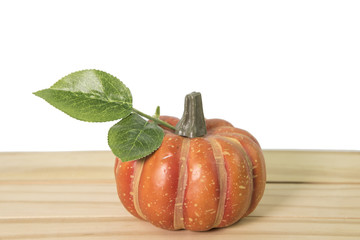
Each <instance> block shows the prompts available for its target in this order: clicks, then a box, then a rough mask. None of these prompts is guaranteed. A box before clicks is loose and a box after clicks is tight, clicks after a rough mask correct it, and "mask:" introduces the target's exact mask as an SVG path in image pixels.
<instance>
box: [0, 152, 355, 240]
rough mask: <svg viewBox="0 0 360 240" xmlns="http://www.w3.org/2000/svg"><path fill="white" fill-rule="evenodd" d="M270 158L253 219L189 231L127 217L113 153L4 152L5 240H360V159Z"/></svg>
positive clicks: (0, 200)
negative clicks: (201, 230) (117, 183)
mask: <svg viewBox="0 0 360 240" xmlns="http://www.w3.org/2000/svg"><path fill="white" fill-rule="evenodd" d="M264 154H265V159H266V164H267V172H268V184H267V187H266V191H265V195H264V197H263V199H262V201H261V202H260V205H259V206H258V208H257V209H256V210H255V212H253V213H252V214H251V215H250V216H249V217H247V218H245V219H243V220H241V221H239V222H238V223H237V224H235V225H233V226H231V227H228V228H225V229H217V230H213V231H209V232H191V231H185V230H183V231H166V230H162V229H159V228H156V227H154V226H152V225H151V224H149V223H147V222H144V221H141V220H138V219H136V218H135V217H132V216H131V215H130V214H129V213H127V212H126V210H125V209H124V208H123V206H122V205H121V203H120V202H119V199H118V197H117V194H116V187H115V183H114V177H113V164H114V157H113V155H112V153H110V152H47V153H0V239H1V240H4V239H46V240H48V239H77V240H83V239H90V240H91V239H99V240H100V239H102V240H109V239H170V238H171V239H206V240H209V239H221V240H223V239H317V240H319V239H320V240H321V239H327V240H328V239H360V152H335V151H334V152H331V151H330V152H329V151H264ZM195 237H196V238H195Z"/></svg>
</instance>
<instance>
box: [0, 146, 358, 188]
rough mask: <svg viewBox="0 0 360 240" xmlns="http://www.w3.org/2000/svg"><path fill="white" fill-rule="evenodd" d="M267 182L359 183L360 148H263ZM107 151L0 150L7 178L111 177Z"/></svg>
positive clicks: (0, 174)
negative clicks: (26, 151)
mask: <svg viewBox="0 0 360 240" xmlns="http://www.w3.org/2000/svg"><path fill="white" fill-rule="evenodd" d="M264 155H265V159H266V166H267V175H268V177H267V180H268V181H269V182H311V183H314V182H315V183H316V182H317V183H319V182H320V183H324V182H325V183H335V182H336V183H360V175H359V174H358V173H359V170H360V152H334V151H271V150H265V151H264ZM113 165H114V156H113V154H112V153H111V152H108V151H93V152H45V153H0V166H1V168H0V184H1V182H8V181H18V182H21V181H25V180H26V181H30V180H31V181H43V180H44V182H46V181H91V182H94V181H96V180H101V181H113V179H114V178H113Z"/></svg>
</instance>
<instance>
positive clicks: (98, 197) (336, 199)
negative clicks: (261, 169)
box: [0, 184, 360, 219]
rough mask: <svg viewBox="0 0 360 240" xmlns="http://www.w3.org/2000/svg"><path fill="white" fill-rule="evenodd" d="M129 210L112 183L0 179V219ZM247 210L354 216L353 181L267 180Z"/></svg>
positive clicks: (359, 208)
mask: <svg viewBox="0 0 360 240" xmlns="http://www.w3.org/2000/svg"><path fill="white" fill-rule="evenodd" d="M44 216H46V217H51V216H54V217H77V216H89V217H98V216H110V217H116V216H131V215H130V214H129V213H127V211H126V210H125V209H124V207H123V206H122V205H121V203H120V201H119V199H118V197H117V193H116V187H115V185H114V184H71V185H70V184H38V185H23V184H21V185H17V184H13V185H0V219H4V218H13V217H17V218H28V217H31V218H36V217H44ZM252 216H266V217H300V218H304V217H308V218H309V217H314V218H318V217H322V218H334V219H338V218H360V185H359V184H349V185H347V184H267V187H266V191H265V194H264V197H263V199H262V200H261V202H260V205H259V206H258V208H257V209H256V210H255V211H254V212H253V213H252Z"/></svg>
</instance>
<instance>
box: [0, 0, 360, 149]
mask: <svg viewBox="0 0 360 240" xmlns="http://www.w3.org/2000/svg"><path fill="white" fill-rule="evenodd" d="M0 34H1V35H0V73H1V75H0V78H1V92H0V104H1V105H0V121H1V122H0V151H71V150H108V149H109V148H108V146H107V131H108V129H109V128H110V127H111V126H112V125H113V124H114V123H115V122H108V123H85V122H81V121H78V120H75V119H72V118H70V117H69V116H67V115H65V114H64V113H62V112H60V111H59V110H57V109H55V108H53V107H52V106H50V105H49V104H48V103H46V102H45V101H43V100H42V99H40V98H37V97H35V96H34V95H32V92H34V91H37V90H40V89H44V88H48V87H50V86H51V85H52V84H53V83H55V82H56V81H57V80H59V79H60V78H62V77H63V76H65V75H67V74H69V73H71V72H74V71H77V70H82V69H89V68H95V69H100V70H103V71H106V72H109V73H111V74H113V75H115V76H117V77H118V78H120V80H122V81H123V82H124V83H125V84H126V85H127V86H128V87H129V88H130V90H131V92H132V95H133V99H134V107H136V108H137V109H140V110H142V111H143V112H146V113H148V114H153V112H154V111H155V108H156V106H157V105H160V106H161V111H162V114H165V115H173V116H178V117H180V116H181V115H182V111H183V100H184V96H185V95H186V94H187V93H190V92H192V91H200V92H201V93H202V96H203V102H204V112H205V115H206V117H207V118H215V117H216V118H223V119H226V120H228V121H230V122H231V123H233V124H234V125H235V126H237V127H240V128H243V129H246V130H248V131H249V132H251V133H252V134H253V135H255V137H257V139H258V140H259V142H260V143H261V145H262V147H263V148H264V149H334V150H338V149H342V150H360V139H359V138H360V124H359V123H360V113H359V112H360V111H359V103H360V94H359V84H358V83H359V82H360V1H316V0H311V1H305V0H302V1H288V0H286V1H246V2H245V1H108V0H101V1H90V0H86V1H79V0H77V1H75V0H72V1H64V0H62V1H47V0H46V1H38V0H32V1H16V0H13V1H2V0H0Z"/></svg>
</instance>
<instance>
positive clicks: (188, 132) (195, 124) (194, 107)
mask: <svg viewBox="0 0 360 240" xmlns="http://www.w3.org/2000/svg"><path fill="white" fill-rule="evenodd" d="M175 133H176V134H178V135H180V136H185V137H189V138H195V137H202V136H204V135H205V134H206V124H205V117H204V112H203V106H202V100H201V94H200V93H199V92H192V93H190V94H188V95H186V97H185V107H184V114H183V116H182V118H181V119H180V121H179V122H178V124H177V125H176V127H175Z"/></svg>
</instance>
